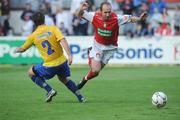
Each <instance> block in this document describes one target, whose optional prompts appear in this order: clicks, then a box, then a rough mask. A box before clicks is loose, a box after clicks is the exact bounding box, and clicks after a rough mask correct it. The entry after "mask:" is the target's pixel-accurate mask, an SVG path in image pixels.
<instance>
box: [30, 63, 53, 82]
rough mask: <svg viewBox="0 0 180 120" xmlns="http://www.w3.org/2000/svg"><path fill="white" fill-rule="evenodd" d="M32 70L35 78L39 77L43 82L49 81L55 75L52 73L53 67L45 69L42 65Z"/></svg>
mask: <svg viewBox="0 0 180 120" xmlns="http://www.w3.org/2000/svg"><path fill="white" fill-rule="evenodd" d="M32 70H33V72H34V73H35V75H36V76H40V77H41V78H43V79H44V80H47V79H51V78H53V77H54V75H55V72H54V70H55V69H54V68H53V67H46V66H43V65H42V64H37V65H35V66H33V68H32Z"/></svg>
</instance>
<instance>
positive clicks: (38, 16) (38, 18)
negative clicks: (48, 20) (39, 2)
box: [32, 11, 45, 26]
mask: <svg viewBox="0 0 180 120" xmlns="http://www.w3.org/2000/svg"><path fill="white" fill-rule="evenodd" d="M32 20H33V22H34V24H35V25H36V26H38V25H43V24H44V21H45V16H44V14H43V13H42V12H40V11H38V12H35V13H34V14H33V15H32Z"/></svg>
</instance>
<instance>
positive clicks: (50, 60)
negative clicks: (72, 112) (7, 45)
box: [21, 25, 67, 66]
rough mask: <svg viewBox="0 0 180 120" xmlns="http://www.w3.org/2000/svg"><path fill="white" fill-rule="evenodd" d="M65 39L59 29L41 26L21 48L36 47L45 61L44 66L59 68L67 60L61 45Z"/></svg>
mask: <svg viewBox="0 0 180 120" xmlns="http://www.w3.org/2000/svg"><path fill="white" fill-rule="evenodd" d="M63 39H64V36H63V35H62V33H61V31H60V30H59V28H58V27H56V26H47V25H41V26H38V27H37V29H36V30H35V31H34V32H33V33H32V34H31V35H30V36H29V37H28V38H27V40H26V42H25V43H24V44H23V45H22V46H21V47H22V48H23V49H28V48H29V47H30V46H31V45H35V46H36V47H37V49H38V50H39V53H40V54H41V56H42V58H43V60H44V63H43V66H58V65H60V64H62V63H64V62H65V61H66V60H67V59H66V57H65V56H64V54H63V49H62V46H61V45H60V40H63Z"/></svg>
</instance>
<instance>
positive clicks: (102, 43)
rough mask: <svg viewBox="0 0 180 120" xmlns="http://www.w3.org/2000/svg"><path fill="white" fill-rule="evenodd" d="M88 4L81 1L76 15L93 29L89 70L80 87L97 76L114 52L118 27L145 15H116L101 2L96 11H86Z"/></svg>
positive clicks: (106, 4) (145, 15)
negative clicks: (91, 25)
mask: <svg viewBox="0 0 180 120" xmlns="http://www.w3.org/2000/svg"><path fill="white" fill-rule="evenodd" d="M88 7H89V5H88V3H86V2H85V3H83V4H82V5H81V7H80V9H79V10H78V11H77V13H76V15H77V16H78V17H82V18H84V19H86V20H88V21H89V22H91V23H92V24H93V26H94V29H95V35H94V41H93V45H92V49H91V50H90V49H89V66H90V71H89V72H88V74H87V75H86V76H85V77H83V79H82V80H81V81H80V83H79V84H78V88H79V89H81V88H82V87H83V86H84V85H85V84H86V83H87V81H88V80H90V79H92V78H94V77H96V76H98V74H99V72H100V71H101V70H102V69H103V68H104V66H105V65H106V64H107V63H108V61H109V60H110V59H111V57H112V56H113V54H114V53H115V52H116V50H117V47H118V44H117V41H118V34H119V27H120V26H121V25H123V24H126V23H129V22H138V21H141V20H144V19H145V18H146V17H147V13H146V12H144V13H142V14H141V15H140V17H136V16H132V15H118V14H116V13H114V12H112V11H111V4H110V3H109V2H103V3H101V5H100V10H99V11H96V12H87V9H88Z"/></svg>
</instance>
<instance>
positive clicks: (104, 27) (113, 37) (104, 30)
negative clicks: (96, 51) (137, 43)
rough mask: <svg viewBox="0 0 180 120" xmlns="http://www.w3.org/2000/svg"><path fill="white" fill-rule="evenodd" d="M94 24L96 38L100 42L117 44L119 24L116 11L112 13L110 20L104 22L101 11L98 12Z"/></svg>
mask: <svg viewBox="0 0 180 120" xmlns="http://www.w3.org/2000/svg"><path fill="white" fill-rule="evenodd" d="M92 24H93V25H94V29H95V40H96V41H97V42H98V43H100V44H103V45H114V46H117V40H118V34H119V25H118V17H117V15H116V14H115V13H111V16H110V18H109V20H108V21H106V22H104V21H103V19H102V14H101V12H96V13H95V15H94V18H93V21H92Z"/></svg>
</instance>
